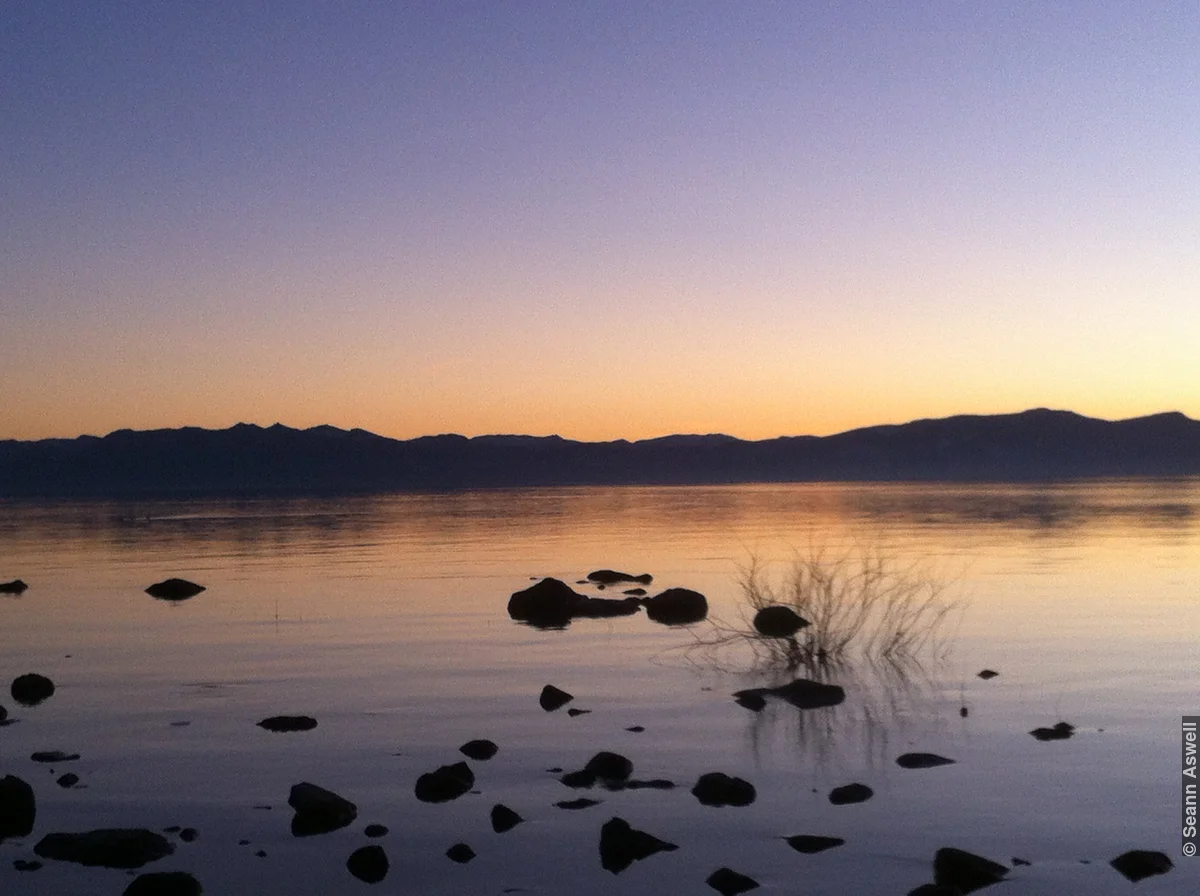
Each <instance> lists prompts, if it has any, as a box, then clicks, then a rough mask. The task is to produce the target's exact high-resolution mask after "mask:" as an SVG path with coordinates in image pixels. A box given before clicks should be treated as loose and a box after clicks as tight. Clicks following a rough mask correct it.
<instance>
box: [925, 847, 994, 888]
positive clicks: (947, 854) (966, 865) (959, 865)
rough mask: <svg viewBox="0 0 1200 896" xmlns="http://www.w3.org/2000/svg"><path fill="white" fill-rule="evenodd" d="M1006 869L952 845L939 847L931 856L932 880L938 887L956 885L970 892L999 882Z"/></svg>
mask: <svg viewBox="0 0 1200 896" xmlns="http://www.w3.org/2000/svg"><path fill="white" fill-rule="evenodd" d="M1006 874H1008V869H1007V868H1006V867H1005V866H1003V865H1001V864H1000V863H999V862H993V861H992V860H991V859H985V858H984V857H983V856H977V855H975V854H974V853H969V852H966V851H965V850H962V849H954V848H953V847H943V848H942V849H939V850H938V851H937V853H936V854H935V855H934V857H933V882H934V883H935V884H937V885H938V886H940V887H957V888H958V890H959V891H961V892H963V893H971V892H973V891H975V890H978V889H980V888H982V887H986V886H990V885H991V884H994V883H999V882H1000V881H1002V880H1003V879H1004V875H1006Z"/></svg>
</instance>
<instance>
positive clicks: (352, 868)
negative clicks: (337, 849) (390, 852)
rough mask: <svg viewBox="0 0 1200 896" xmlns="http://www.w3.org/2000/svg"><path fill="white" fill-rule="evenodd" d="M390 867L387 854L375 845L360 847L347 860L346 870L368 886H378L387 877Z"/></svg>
mask: <svg viewBox="0 0 1200 896" xmlns="http://www.w3.org/2000/svg"><path fill="white" fill-rule="evenodd" d="M389 867H390V865H389V863H388V857H387V853H386V852H384V851H383V847H382V846H377V845H375V844H372V845H370V846H362V847H359V848H358V849H356V850H354V852H352V853H350V858H348V859H346V870H347V871H349V872H350V873H351V874H353V875H354V876H355V877H357V878H358V879H359V880H361V881H362V882H363V883H368V884H377V883H379V882H380V881H381V880H383V879H384V878H385V877H387V875H388V868H389Z"/></svg>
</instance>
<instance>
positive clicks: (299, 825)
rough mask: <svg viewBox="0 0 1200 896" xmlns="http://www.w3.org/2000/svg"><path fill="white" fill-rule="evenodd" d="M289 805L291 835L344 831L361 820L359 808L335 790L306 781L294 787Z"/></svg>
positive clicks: (303, 835) (306, 835)
mask: <svg viewBox="0 0 1200 896" xmlns="http://www.w3.org/2000/svg"><path fill="white" fill-rule="evenodd" d="M288 805H289V806H291V807H292V808H293V809H294V810H295V812H296V814H295V815H293V816H292V836H293V837H311V836H313V835H314V834H328V833H329V832H331V831H336V830H338V829H339V828H344V827H346V825H348V824H350V823H351V822H353V821H354V819H356V818H357V817H358V806H356V805H354V803H352V802H350V801H349V800H348V799H345V798H344V797H341V796H338V795H337V794H336V793H334V792H333V791H332V790H326V789H325V788H324V787H318V786H317V785H316V784H310V783H308V782H307V781H304V782H301V783H300V784H294V785H292V789H291V792H290V793H289V794H288Z"/></svg>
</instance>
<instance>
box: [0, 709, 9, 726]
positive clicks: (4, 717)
mask: <svg viewBox="0 0 1200 896" xmlns="http://www.w3.org/2000/svg"><path fill="white" fill-rule="evenodd" d="M7 721H8V710H7V709H5V708H4V707H3V706H0V722H7Z"/></svg>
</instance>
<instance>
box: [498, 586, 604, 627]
mask: <svg viewBox="0 0 1200 896" xmlns="http://www.w3.org/2000/svg"><path fill="white" fill-rule="evenodd" d="M586 599H587V598H585V597H584V596H583V595H582V594H579V593H578V592H577V591H575V590H574V589H572V588H571V586H570V585H568V584H567V583H566V582H560V581H559V580H558V579H542V580H541V581H540V582H538V583H537V584H536V585H530V586H529V587H528V588H525V589H523V590H521V591H516V592H513V594H512V596H511V597H510V598H509V599H508V615H509V617H510V618H512V619H513V620H515V621H517V622H525V623H528V624H529V625H532V626H535V627H536V628H564V627H566V626H567V625H569V624H570V622H571V618H572V617H573V616H574V615H575V611H576V609H577V608H578V607H579V605H580V604H581V603H582V602H583V601H584V600H586Z"/></svg>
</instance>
